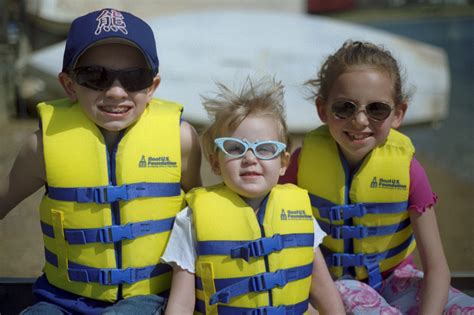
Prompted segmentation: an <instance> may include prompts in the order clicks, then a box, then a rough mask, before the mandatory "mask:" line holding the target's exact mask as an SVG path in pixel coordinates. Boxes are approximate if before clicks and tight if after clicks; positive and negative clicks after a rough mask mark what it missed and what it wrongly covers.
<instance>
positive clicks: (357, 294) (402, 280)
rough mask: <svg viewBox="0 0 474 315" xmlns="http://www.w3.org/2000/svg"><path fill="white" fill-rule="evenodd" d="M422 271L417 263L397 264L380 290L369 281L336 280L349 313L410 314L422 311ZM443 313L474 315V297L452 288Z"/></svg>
mask: <svg viewBox="0 0 474 315" xmlns="http://www.w3.org/2000/svg"><path fill="white" fill-rule="evenodd" d="M422 283H423V272H421V271H420V270H417V269H416V268H415V266H414V265H412V264H406V265H404V266H398V267H397V268H396V269H395V270H394V272H393V273H392V274H391V275H390V277H388V278H387V279H385V280H384V281H383V282H382V288H381V290H380V291H379V292H377V291H375V290H374V289H373V288H371V287H370V286H369V285H367V284H366V283H363V282H360V281H357V280H352V279H342V280H337V281H336V282H335V284H336V288H337V289H338V290H339V293H340V294H341V298H342V301H343V303H344V308H345V310H346V312H347V313H348V314H363V315H371V314H408V315H416V314H418V313H419V306H420V301H421V288H422ZM443 314H449V315H451V314H453V315H454V314H460V315H461V314H466V315H474V298H472V297H470V296H468V295H466V294H464V293H462V292H460V291H459V290H456V289H454V288H452V287H451V288H450V289H449V295H448V302H447V303H446V306H445V308H444V312H443Z"/></svg>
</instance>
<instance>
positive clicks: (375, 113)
mask: <svg viewBox="0 0 474 315" xmlns="http://www.w3.org/2000/svg"><path fill="white" fill-rule="evenodd" d="M392 110H393V108H392V107H391V106H390V105H388V104H385V103H381V102H374V103H370V104H367V105H365V107H364V108H363V109H361V111H364V112H365V113H366V115H367V117H369V119H372V120H374V121H384V120H385V119H387V118H388V116H390V113H391V112H392ZM331 111H332V113H333V114H334V116H336V118H339V119H348V118H351V117H353V116H354V115H355V114H356V113H358V112H359V108H358V107H357V105H356V104H354V103H352V102H349V101H340V102H336V103H334V104H332V105H331Z"/></svg>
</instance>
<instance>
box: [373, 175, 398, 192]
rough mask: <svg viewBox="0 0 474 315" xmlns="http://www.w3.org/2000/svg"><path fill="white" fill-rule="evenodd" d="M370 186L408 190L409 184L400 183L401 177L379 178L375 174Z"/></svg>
mask: <svg viewBox="0 0 474 315" xmlns="http://www.w3.org/2000/svg"><path fill="white" fill-rule="evenodd" d="M370 188H385V189H399V190H406V189H407V185H406V184H403V183H400V180H399V179H396V178H395V179H392V178H389V179H387V178H382V177H380V178H378V179H377V177H376V176H374V177H373V178H372V181H371V182H370Z"/></svg>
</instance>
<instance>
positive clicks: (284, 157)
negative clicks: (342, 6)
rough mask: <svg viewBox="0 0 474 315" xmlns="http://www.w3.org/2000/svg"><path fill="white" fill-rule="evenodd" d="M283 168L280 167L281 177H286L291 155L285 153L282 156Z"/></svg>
mask: <svg viewBox="0 0 474 315" xmlns="http://www.w3.org/2000/svg"><path fill="white" fill-rule="evenodd" d="M280 159H281V167H280V176H283V175H285V172H286V169H287V168H288V165H290V153H288V152H285V153H283V154H282V155H281V157H280Z"/></svg>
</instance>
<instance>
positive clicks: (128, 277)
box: [99, 269, 135, 285]
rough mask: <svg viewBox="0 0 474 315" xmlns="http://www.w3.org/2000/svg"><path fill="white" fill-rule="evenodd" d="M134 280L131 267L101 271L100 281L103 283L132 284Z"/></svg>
mask: <svg viewBox="0 0 474 315" xmlns="http://www.w3.org/2000/svg"><path fill="white" fill-rule="evenodd" d="M134 280H135V277H134V273H133V272H131V270H130V269H123V270H122V269H101V270H100V273H99V282H100V284H103V285H117V284H122V283H128V284H132V283H134V282H135V281H134Z"/></svg>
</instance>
